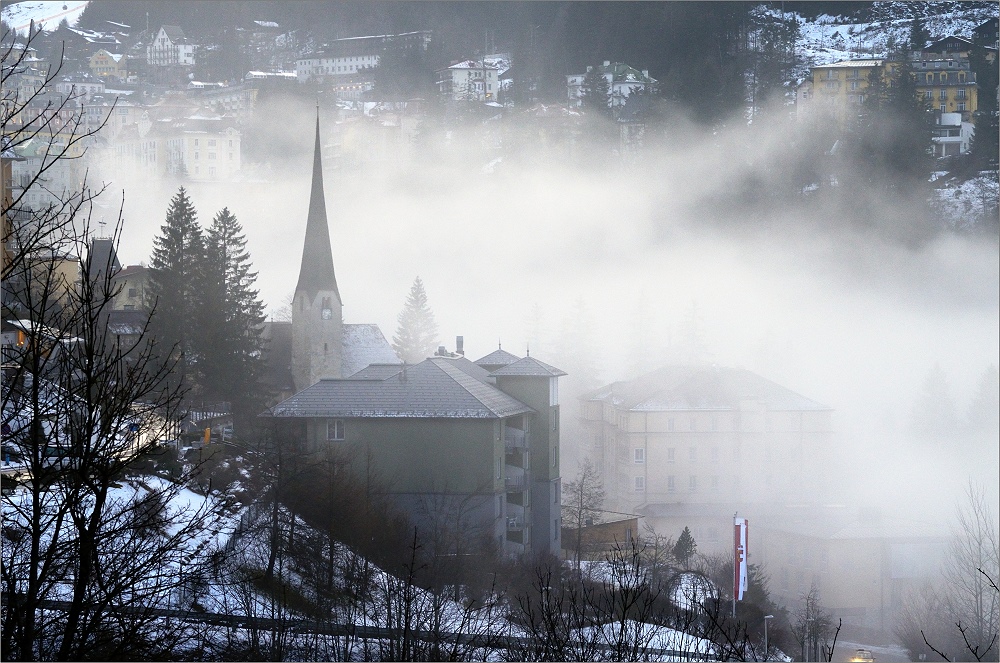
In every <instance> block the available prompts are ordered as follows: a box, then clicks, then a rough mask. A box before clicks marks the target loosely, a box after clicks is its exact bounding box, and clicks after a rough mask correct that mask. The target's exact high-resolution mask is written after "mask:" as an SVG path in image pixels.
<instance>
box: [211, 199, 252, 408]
mask: <svg viewBox="0 0 1000 663" xmlns="http://www.w3.org/2000/svg"><path fill="white" fill-rule="evenodd" d="M246 243H247V242H246V237H245V236H244V234H243V227H242V225H240V222H239V221H238V220H237V219H236V217H235V216H234V215H233V214H232V212H230V211H229V208H223V209H222V210H221V211H220V212H219V213H218V214H216V215H215V218H213V219H212V225H211V226H210V227H209V229H208V233H207V237H206V241H205V245H206V246H205V255H206V260H205V266H204V270H203V272H202V287H201V289H200V290H201V292H200V293H199V294H200V298H201V301H200V303H201V308H202V311H203V313H202V318H203V320H204V321H205V322H204V326H203V328H202V329H201V330H200V331H199V335H198V338H199V342H198V344H197V345H198V347H199V353H198V354H199V356H200V357H201V365H200V369H201V370H200V372H201V375H202V388H203V390H204V396H205V398H206V399H210V400H214V401H227V402H229V403H231V404H232V407H233V413H234V414H235V415H237V419H239V418H241V417H243V416H253V415H254V414H255V413H256V412H257V411H258V410H259V409H260V407H262V406H263V402H262V401H263V397H262V394H261V392H260V388H259V386H258V385H259V378H260V374H261V370H262V366H263V364H262V361H263V359H262V350H263V339H262V338H261V326H260V325H261V323H262V322H263V321H264V304H263V302H261V300H260V298H259V293H258V291H257V290H256V289H255V288H254V283H255V282H256V280H257V273H256V272H253V271H251V267H252V265H251V263H250V254H249V253H248V252H247V249H246Z"/></svg>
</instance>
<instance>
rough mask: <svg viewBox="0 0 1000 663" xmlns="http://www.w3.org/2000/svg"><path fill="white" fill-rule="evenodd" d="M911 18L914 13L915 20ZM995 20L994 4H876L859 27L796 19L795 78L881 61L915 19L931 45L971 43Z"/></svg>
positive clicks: (830, 19)
mask: <svg viewBox="0 0 1000 663" xmlns="http://www.w3.org/2000/svg"><path fill="white" fill-rule="evenodd" d="M956 7H958V9H956ZM775 13H776V14H780V12H777V11H776V12H775ZM915 13H919V14H918V16H915V15H914V14H915ZM996 15H997V6H996V5H995V4H993V5H991V6H982V7H969V6H967V5H965V6H961V5H958V3H952V2H928V3H912V2H876V3H874V4H873V5H872V9H871V12H870V17H869V21H868V22H865V23H860V22H854V21H852V20H851V19H849V18H845V17H840V16H827V15H825V14H824V15H820V16H818V17H816V19H815V20H806V19H804V18H802V17H798V16H797V17H796V20H797V21H798V24H799V39H798V41H797V43H796V52H797V54H798V55H799V57H800V58H801V60H800V65H799V67H798V68H797V71H796V74H797V77H798V79H799V81H801V80H802V79H804V78H805V77H806V76H807V75H808V72H809V68H810V67H813V66H815V65H821V64H830V63H831V62H838V61H840V60H848V59H851V58H878V57H884V56H885V55H886V52H887V51H888V49H889V46H890V45H891V44H892V43H896V44H900V43H906V42H907V41H908V40H909V35H910V28H911V27H912V25H913V22H914V20H915V18H918V17H919V18H921V19H923V22H924V27H925V28H926V29H927V31H928V32H929V33H930V35H931V38H932V39H937V38H940V37H947V36H949V35H957V36H961V37H969V38H971V37H972V30H973V28H975V27H976V26H977V25H979V24H981V23H983V22H984V21H986V20H987V19H989V18H993V17H995V16H996Z"/></svg>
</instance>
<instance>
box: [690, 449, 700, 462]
mask: <svg viewBox="0 0 1000 663" xmlns="http://www.w3.org/2000/svg"><path fill="white" fill-rule="evenodd" d="M688 460H690V461H691V462H692V463H697V462H698V447H688Z"/></svg>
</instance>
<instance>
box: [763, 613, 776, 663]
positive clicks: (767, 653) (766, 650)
mask: <svg viewBox="0 0 1000 663" xmlns="http://www.w3.org/2000/svg"><path fill="white" fill-rule="evenodd" d="M768 619H774V615H764V660H765V661H770V660H771V655H770V653H771V650H770V649H769V648H768V646H767V620H768Z"/></svg>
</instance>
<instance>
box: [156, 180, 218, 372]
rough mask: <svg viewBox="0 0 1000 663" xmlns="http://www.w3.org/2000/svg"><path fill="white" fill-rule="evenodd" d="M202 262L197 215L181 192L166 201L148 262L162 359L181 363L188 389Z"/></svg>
mask: <svg viewBox="0 0 1000 663" xmlns="http://www.w3.org/2000/svg"><path fill="white" fill-rule="evenodd" d="M204 261H205V244H204V238H203V237H202V232H201V226H199V225H198V213H197V212H196V211H195V208H194V205H193V204H192V203H191V199H190V198H189V197H188V194H187V191H186V190H185V189H184V187H180V188H179V189H178V190H177V193H176V194H174V197H173V198H171V199H170V206H169V207H168V208H167V217H166V221H165V222H164V224H163V225H162V226H161V227H160V235H159V236H158V237H156V238H155V239H154V240H153V255H152V259H151V260H150V283H149V290H150V298H151V301H150V302H149V303H150V305H152V306H155V312H154V315H153V318H152V320H151V322H150V326H151V329H152V331H153V337H154V340H155V342H156V344H157V346H158V348H159V353H160V356H161V358H163V359H167V357H168V356H169V357H179V360H180V361H179V363H178V368H179V369H180V372H181V376H180V377H181V380H183V381H184V382H185V383H187V384H191V382H192V380H193V378H194V375H192V374H189V372H188V371H189V369H193V368H194V367H195V366H196V364H197V359H196V357H195V354H194V353H195V347H194V343H193V335H192V333H191V330H192V328H194V327H195V326H196V325H197V323H198V319H197V312H198V307H197V302H198V299H199V297H198V290H199V288H200V281H201V269H202V265H203V264H204Z"/></svg>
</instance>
